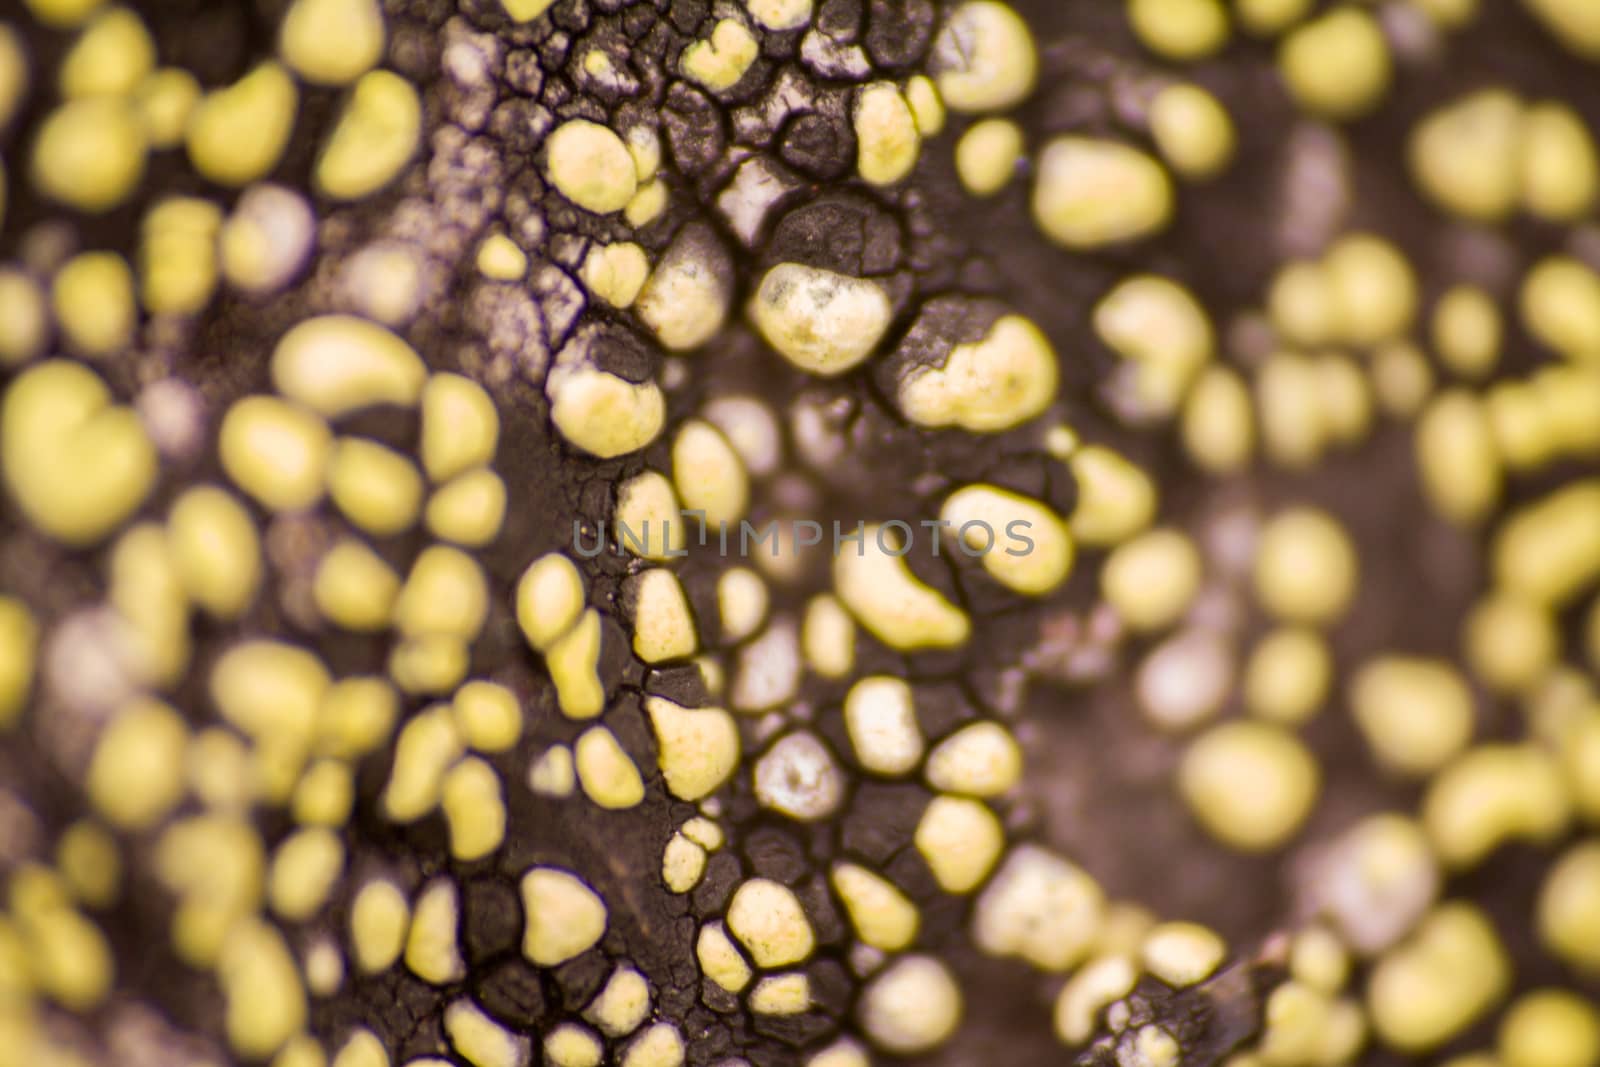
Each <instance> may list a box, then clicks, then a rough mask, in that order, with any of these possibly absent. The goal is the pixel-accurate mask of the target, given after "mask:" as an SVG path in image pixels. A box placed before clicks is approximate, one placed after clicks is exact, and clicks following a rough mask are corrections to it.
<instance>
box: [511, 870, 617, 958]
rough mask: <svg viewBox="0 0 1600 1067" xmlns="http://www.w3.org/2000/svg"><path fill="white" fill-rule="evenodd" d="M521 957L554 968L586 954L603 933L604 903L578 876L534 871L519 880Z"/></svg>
mask: <svg viewBox="0 0 1600 1067" xmlns="http://www.w3.org/2000/svg"><path fill="white" fill-rule="evenodd" d="M522 910H523V912H524V914H525V918H526V926H525V927H524V929H523V935H522V954H523V955H524V956H526V957H528V959H529V960H531V961H532V962H534V963H536V964H538V965H539V966H541V967H553V966H555V965H556V964H559V963H565V962H566V961H567V960H570V959H572V958H573V957H574V956H577V955H579V954H581V953H583V952H587V951H588V950H589V949H590V948H591V947H593V945H594V944H595V943H596V942H598V941H599V940H600V938H601V937H602V936H603V935H604V934H605V932H606V906H605V902H604V901H603V900H601V899H600V897H599V896H598V895H597V894H596V893H595V891H594V890H593V889H590V888H589V886H587V885H586V884H584V882H582V881H581V880H580V879H579V878H578V877H577V875H574V874H572V873H570V872H568V871H563V870H560V869H559V868H555V867H535V868H533V869H532V870H530V871H529V872H528V873H527V874H525V875H523V878H522Z"/></svg>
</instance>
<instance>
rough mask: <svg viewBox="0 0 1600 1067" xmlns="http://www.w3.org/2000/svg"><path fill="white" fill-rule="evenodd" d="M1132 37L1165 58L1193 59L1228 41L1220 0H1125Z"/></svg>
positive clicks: (1215, 51) (1219, 47)
mask: <svg viewBox="0 0 1600 1067" xmlns="http://www.w3.org/2000/svg"><path fill="white" fill-rule="evenodd" d="M1128 21H1129V23H1131V24H1132V26H1133V33H1134V36H1136V37H1138V38H1139V43H1140V44H1142V45H1144V46H1145V47H1146V48H1148V49H1150V51H1152V52H1154V53H1156V54H1157V55H1159V56H1162V57H1163V58H1166V59H1177V60H1196V59H1204V58H1205V57H1206V56H1210V55H1215V54H1216V53H1217V52H1218V51H1219V50H1221V48H1222V46H1223V45H1225V44H1227V43H1228V13H1227V12H1226V11H1224V10H1223V8H1222V3H1221V0H1128Z"/></svg>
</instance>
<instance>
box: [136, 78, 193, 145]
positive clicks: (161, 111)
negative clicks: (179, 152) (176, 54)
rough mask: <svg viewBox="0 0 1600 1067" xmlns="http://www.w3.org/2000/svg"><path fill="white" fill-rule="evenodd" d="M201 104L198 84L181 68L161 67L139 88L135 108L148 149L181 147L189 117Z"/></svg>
mask: <svg viewBox="0 0 1600 1067" xmlns="http://www.w3.org/2000/svg"><path fill="white" fill-rule="evenodd" d="M199 102H200V83H199V81H197V80H196V79H195V76H194V75H193V74H190V73H189V72H188V71H186V70H184V69H182V68H181V67H162V68H161V69H159V70H157V71H155V72H154V73H152V74H151V75H150V76H149V77H148V78H146V79H145V80H144V82H143V83H142V84H141V85H140V86H139V89H138V92H137V93H136V94H135V96H134V105H135V107H137V109H138V112H139V122H140V124H141V125H142V126H143V127H144V135H145V140H146V141H147V142H148V143H149V146H150V147H151V148H176V147H178V146H179V145H180V144H182V143H183V134H184V130H185V129H186V128H187V127H188V125H189V116H190V114H191V113H193V111H194V108H195V105H196V104H198V103H199Z"/></svg>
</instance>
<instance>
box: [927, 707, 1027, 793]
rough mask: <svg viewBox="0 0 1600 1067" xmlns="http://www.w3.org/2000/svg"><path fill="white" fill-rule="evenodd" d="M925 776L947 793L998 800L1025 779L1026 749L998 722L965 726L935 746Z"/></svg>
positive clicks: (929, 756) (929, 782) (929, 757)
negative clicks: (1023, 768)
mask: <svg viewBox="0 0 1600 1067" xmlns="http://www.w3.org/2000/svg"><path fill="white" fill-rule="evenodd" d="M923 775H924V776H925V777H926V778H927V781H928V784H929V785H931V786H932V787H933V788H935V789H937V790H939V791H940V792H945V793H960V794H962V795H965V796H971V797H997V796H1000V795H1001V794H1003V793H1006V792H1008V791H1009V790H1010V789H1011V788H1012V787H1013V786H1015V785H1016V784H1017V782H1018V781H1020V780H1021V778H1022V749H1021V747H1020V746H1019V745H1018V744H1017V741H1016V738H1014V737H1013V736H1012V735H1011V731H1010V730H1008V729H1006V728H1005V727H1004V726H1002V725H1000V724H999V723H997V722H975V723H971V724H970V725H967V726H963V727H962V728H961V729H959V730H957V731H956V732H955V733H953V734H951V735H950V736H949V737H946V738H945V739H944V740H943V741H941V742H939V743H938V744H937V745H935V746H934V749H933V751H932V752H930V753H929V754H928V763H927V766H926V767H925V768H924V769H923Z"/></svg>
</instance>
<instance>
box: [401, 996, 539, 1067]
mask: <svg viewBox="0 0 1600 1067" xmlns="http://www.w3.org/2000/svg"><path fill="white" fill-rule="evenodd" d="M444 1030H445V1033H446V1034H448V1035H449V1037H450V1044H451V1046H452V1047H453V1048H454V1049H455V1050H456V1052H457V1053H459V1054H460V1055H461V1056H462V1057H463V1058H464V1059H465V1060H466V1061H467V1062H468V1063H470V1064H472V1065H473V1067H526V1064H527V1063H528V1057H529V1056H530V1054H531V1053H532V1051H533V1046H532V1042H531V1041H530V1040H529V1038H528V1037H527V1036H526V1035H523V1034H519V1033H515V1032H513V1031H511V1030H508V1029H506V1028H505V1027H504V1026H501V1025H500V1024H499V1023H497V1022H495V1021H494V1020H493V1019H492V1018H490V1017H489V1016H488V1015H486V1014H485V1013H484V1012H483V1011H482V1010H481V1009H480V1008H479V1007H478V1006H477V1005H476V1004H474V1003H473V1002H472V1001H471V1000H469V999H467V998H465V997H463V998H462V999H460V1000H457V1001H455V1002H453V1003H452V1004H451V1005H450V1006H449V1007H448V1008H446V1009H445V1011H444ZM408 1067H410V1065H408Z"/></svg>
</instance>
